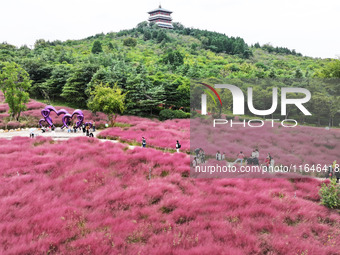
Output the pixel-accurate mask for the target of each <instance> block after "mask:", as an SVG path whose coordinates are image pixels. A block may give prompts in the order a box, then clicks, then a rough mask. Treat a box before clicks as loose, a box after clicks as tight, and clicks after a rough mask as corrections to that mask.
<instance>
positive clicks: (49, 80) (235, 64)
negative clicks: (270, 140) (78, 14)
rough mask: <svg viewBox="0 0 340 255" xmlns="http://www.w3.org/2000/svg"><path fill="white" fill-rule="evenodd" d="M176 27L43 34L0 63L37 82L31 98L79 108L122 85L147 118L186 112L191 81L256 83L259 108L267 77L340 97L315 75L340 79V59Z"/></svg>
mask: <svg viewBox="0 0 340 255" xmlns="http://www.w3.org/2000/svg"><path fill="white" fill-rule="evenodd" d="M173 25H174V29H173V30H166V29H161V28H159V27H158V26H157V25H156V24H153V23H148V22H141V23H139V24H138V25H137V27H136V28H133V29H129V30H122V31H120V32H118V33H107V34H103V33H101V34H97V35H94V36H91V37H88V38H86V39H83V40H67V41H65V42H61V41H53V42H50V41H45V40H42V39H40V40H37V42H36V43H35V47H34V49H30V48H28V47H25V46H23V47H20V48H16V47H15V46H12V45H10V44H7V43H3V44H0V68H1V67H2V66H3V65H1V62H15V63H17V64H19V65H21V66H22V67H23V68H24V69H25V70H26V71H27V73H28V74H29V76H30V78H31V80H32V86H31V87H30V89H29V93H30V96H31V97H34V98H38V99H39V98H41V99H43V98H49V99H50V100H51V101H54V100H60V99H63V100H64V101H65V102H66V103H68V104H72V105H74V106H77V107H86V105H87V100H88V99H89V97H90V92H91V91H93V90H94V89H95V87H96V86H97V84H100V83H103V84H108V86H109V87H113V86H114V85H115V84H117V86H118V87H119V88H120V89H121V90H122V93H126V111H125V113H128V114H137V115H146V116H150V115H156V116H158V114H159V112H160V111H161V110H164V109H168V108H171V109H173V110H179V109H181V110H184V111H186V112H188V111H189V109H190V98H189V95H190V86H192V85H194V84H195V83H196V82H197V81H200V82H207V83H209V84H212V85H213V84H217V83H226V82H228V81H230V82H233V83H234V84H237V85H239V86H240V87H241V88H242V89H243V90H244V92H245V93H246V86H252V87H254V91H256V93H255V94H254V96H255V97H256V98H254V100H255V101H254V105H255V106H256V107H258V108H261V107H267V106H268V105H270V103H271V101H270V100H271V97H270V91H271V87H272V86H273V85H272V84H269V83H266V82H265V80H266V79H268V78H271V79H277V80H279V81H280V82H278V86H298V87H306V88H308V89H309V90H310V91H311V92H312V95H322V96H323V97H324V98H326V99H327V100H328V102H338V98H339V95H340V86H339V82H336V81H333V82H331V81H330V82H326V83H323V84H322V85H320V83H318V82H317V81H316V79H319V78H331V79H335V78H339V77H340V75H339V73H340V71H339V70H340V64H339V63H340V60H337V59H316V58H311V57H304V56H302V55H301V54H299V53H297V52H296V51H295V50H290V49H287V48H284V47H276V46H272V45H270V44H264V45H262V46H261V45H260V44H259V43H256V44H255V45H253V46H249V45H248V44H247V43H246V42H245V41H244V40H243V39H242V38H239V37H231V36H227V35H225V34H221V33H217V32H211V31H206V30H200V29H194V28H187V27H184V26H183V25H182V24H180V23H174V24H173ZM247 79H248V81H246V80H247ZM287 79H297V80H299V82H297V83H299V84H297V83H295V84H292V83H289V82H288V83H287V82H286V81H287ZM259 80H262V81H259ZM250 81H253V82H250ZM255 87H256V88H255ZM222 96H223V98H224V100H225V105H228V104H229V102H230V99H231V98H230V95H228V93H227V92H225V95H222ZM316 98H319V97H316ZM312 105H313V102H311V107H312ZM314 105H316V104H315V103H314ZM332 105H339V104H336V103H332ZM332 107H333V106H332ZM333 108H337V107H336V106H334V107H333ZM227 111H230V107H228V110H227ZM329 113H330V112H328V113H327V114H326V115H327V116H328V117H329V118H331V119H334V120H337V119H339V113H338V110H332V116H333V117H331V116H330V114H329ZM292 114H293V115H294V111H291V112H290V115H292ZM328 117H327V118H326V117H322V116H320V120H318V119H317V116H316V115H315V116H313V118H314V119H313V118H306V119H305V121H310V122H311V123H315V124H316V123H318V122H320V123H321V124H323V123H325V122H326V119H327V123H328V122H329V120H328ZM323 118H324V119H325V120H323ZM335 123H336V121H335Z"/></svg>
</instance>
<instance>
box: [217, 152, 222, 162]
mask: <svg viewBox="0 0 340 255" xmlns="http://www.w3.org/2000/svg"><path fill="white" fill-rule="evenodd" d="M216 159H217V160H218V161H220V160H221V153H220V151H217V153H216Z"/></svg>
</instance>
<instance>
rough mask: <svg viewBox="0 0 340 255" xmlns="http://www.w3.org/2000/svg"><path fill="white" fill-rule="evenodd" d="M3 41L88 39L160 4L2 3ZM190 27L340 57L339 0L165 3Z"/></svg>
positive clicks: (84, 0) (127, 0) (103, 0)
mask: <svg viewBox="0 0 340 255" xmlns="http://www.w3.org/2000/svg"><path fill="white" fill-rule="evenodd" d="M0 1H1V4H0V13H1V14H0V42H4V41H6V42H8V43H10V44H14V45H16V46H21V45H24V44H26V45H28V46H31V45H33V44H34V42H35V40H37V39H40V38H42V39H46V40H63V41H64V40H67V39H82V38H85V37H87V36H91V35H95V34H97V33H101V32H104V33H107V32H118V31H119V30H121V29H129V28H133V27H135V26H136V25H137V24H138V23H139V22H141V21H144V20H147V18H148V14H147V12H148V11H150V10H152V9H155V8H157V7H158V5H159V3H160V1H158V0H144V1H141V0H140V1H137V0H120V1H116V0H0ZM161 4H162V7H163V8H165V9H169V10H171V11H173V14H172V16H173V20H174V21H176V22H180V23H182V24H183V25H184V26H186V27H194V28H200V29H208V30H211V31H217V32H221V33H225V34H226V35H228V36H240V37H242V38H244V39H245V41H246V42H247V43H248V44H253V43H255V42H259V43H260V44H264V43H271V44H272V45H273V46H283V47H288V48H290V49H296V51H298V52H301V53H302V54H303V55H307V56H313V57H322V58H337V57H338V56H340V22H339V20H340V1H339V0H322V1H321V0H318V1H316V0H205V1H200V0H196V1H194V0H185V1H184V0H162V1H161Z"/></svg>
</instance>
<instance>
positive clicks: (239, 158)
mask: <svg viewBox="0 0 340 255" xmlns="http://www.w3.org/2000/svg"><path fill="white" fill-rule="evenodd" d="M194 152H195V157H194V160H193V162H192V165H193V166H194V167H195V166H197V165H198V164H200V163H205V154H204V150H203V149H202V148H197V149H195V151H194ZM259 158H260V152H259V150H258V149H257V148H256V149H254V150H253V151H252V153H251V155H250V156H249V157H248V158H247V157H246V156H245V155H244V153H243V151H240V152H239V153H238V154H237V155H236V160H235V161H234V162H233V163H232V164H237V163H240V164H241V165H242V164H243V161H244V162H245V164H249V165H259V163H260V162H259ZM215 159H216V160H217V161H227V158H226V154H225V152H223V153H221V152H220V151H217V152H216V155H215ZM274 163H275V162H274V158H273V157H272V156H271V154H270V153H268V154H267V157H266V159H265V161H264V164H265V165H266V166H267V167H269V166H274Z"/></svg>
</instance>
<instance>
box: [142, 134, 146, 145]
mask: <svg viewBox="0 0 340 255" xmlns="http://www.w3.org/2000/svg"><path fill="white" fill-rule="evenodd" d="M142 147H143V148H145V147H146V140H145V138H144V136H143V137H142Z"/></svg>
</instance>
